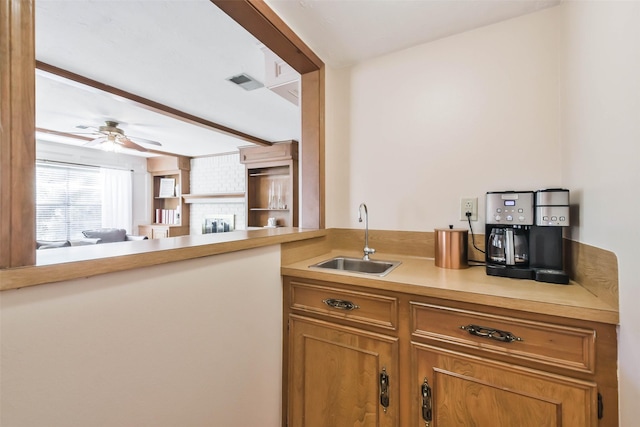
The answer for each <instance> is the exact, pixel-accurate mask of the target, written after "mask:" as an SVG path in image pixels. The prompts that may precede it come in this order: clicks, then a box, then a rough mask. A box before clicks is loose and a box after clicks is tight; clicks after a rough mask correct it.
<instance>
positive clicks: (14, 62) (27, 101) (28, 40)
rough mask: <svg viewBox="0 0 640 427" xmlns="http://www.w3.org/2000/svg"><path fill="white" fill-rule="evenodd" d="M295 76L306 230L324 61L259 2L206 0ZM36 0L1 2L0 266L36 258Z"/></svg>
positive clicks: (318, 215) (318, 187) (318, 190)
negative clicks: (299, 81)
mask: <svg viewBox="0 0 640 427" xmlns="http://www.w3.org/2000/svg"><path fill="white" fill-rule="evenodd" d="M212 2H213V3H214V4H215V5H217V6H218V7H219V8H220V9H222V10H223V11H224V12H225V13H227V14H228V15H229V16H231V18H233V19H234V20H236V21H237V22H238V23H239V24H240V25H241V26H242V27H244V28H245V29H246V30H247V31H249V32H250V33H251V34H253V35H254V36H255V37H257V38H258V39H259V40H260V41H261V42H262V43H264V44H265V46H267V47H268V48H269V49H271V50H272V51H273V52H274V53H276V54H277V55H278V56H279V57H281V58H282V59H283V60H285V61H286V62H288V63H289V64H290V65H291V66H292V67H293V68H294V69H296V70H297V71H298V72H299V73H300V74H301V75H302V97H301V98H302V105H301V108H302V141H301V145H302V148H301V153H300V156H301V162H302V165H303V166H302V167H303V168H305V169H307V170H306V171H303V177H302V186H301V189H300V191H301V198H302V200H303V222H302V224H301V226H302V227H305V228H324V158H323V153H324V128H323V125H324V117H323V114H324V113H323V111H324V64H323V63H322V61H321V60H320V59H319V58H318V57H317V56H316V55H315V54H314V53H313V52H312V51H311V49H309V48H308V47H307V46H306V45H305V44H304V43H303V42H302V40H301V39H300V38H299V37H298V36H297V35H296V34H295V33H294V32H293V31H292V30H291V29H290V28H289V27H288V26H287V25H286V24H285V23H284V22H283V21H282V20H281V19H280V18H279V17H278V16H277V15H276V14H275V13H274V12H273V11H272V10H271V9H270V8H269V7H268V6H267V4H266V3H265V2H264V1H263V0H212ZM35 67H36V60H35V0H0V194H1V195H2V197H0V212H2V220H1V221H0V269H4V268H14V267H23V266H30V265H34V264H35V72H34V70H35Z"/></svg>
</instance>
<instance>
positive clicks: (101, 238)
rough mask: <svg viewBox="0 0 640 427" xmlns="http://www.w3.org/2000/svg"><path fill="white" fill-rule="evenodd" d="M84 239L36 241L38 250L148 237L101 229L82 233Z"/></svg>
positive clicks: (118, 230)
mask: <svg viewBox="0 0 640 427" xmlns="http://www.w3.org/2000/svg"><path fill="white" fill-rule="evenodd" d="M82 235H83V236H84V238H82V239H74V240H56V241H50V240H36V249H52V248H63V247H68V246H85V245H97V244H99V243H113V242H126V241H131V240H146V239H147V236H135V235H132V234H127V231H126V230H125V229H124V228H99V229H96V230H85V231H83V232H82Z"/></svg>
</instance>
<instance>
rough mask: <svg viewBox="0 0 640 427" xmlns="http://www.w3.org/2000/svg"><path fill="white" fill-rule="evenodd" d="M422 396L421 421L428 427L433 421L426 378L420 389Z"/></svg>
mask: <svg viewBox="0 0 640 427" xmlns="http://www.w3.org/2000/svg"><path fill="white" fill-rule="evenodd" d="M420 392H421V394H422V419H423V420H424V426H425V427H429V425H430V424H431V421H432V420H433V407H432V401H431V387H430V386H429V382H428V381H427V377H425V378H424V382H423V383H422V386H421V387H420Z"/></svg>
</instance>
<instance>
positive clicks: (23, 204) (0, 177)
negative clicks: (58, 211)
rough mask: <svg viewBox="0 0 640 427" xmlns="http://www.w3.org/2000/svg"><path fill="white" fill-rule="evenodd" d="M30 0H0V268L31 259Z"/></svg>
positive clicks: (32, 106) (32, 60)
mask: <svg viewBox="0 0 640 427" xmlns="http://www.w3.org/2000/svg"><path fill="white" fill-rule="evenodd" d="M34 15H35V9H34V3H33V0H0V194H2V197H0V212H2V221H0V268H9V267H21V266H25V265H32V264H34V263H35V247H34V242H35V227H34V224H35V206H34V200H35V139H34V138H35V132H34V129H35V75H34V73H33V69H34V65H35V36H34V19H35V18H34Z"/></svg>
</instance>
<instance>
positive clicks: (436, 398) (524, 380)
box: [411, 343, 598, 427]
mask: <svg viewBox="0 0 640 427" xmlns="http://www.w3.org/2000/svg"><path fill="white" fill-rule="evenodd" d="M411 349H412V360H413V363H412V368H413V371H414V374H413V387H412V389H413V390H416V398H414V399H413V400H412V402H413V410H412V414H413V420H412V423H411V425H412V426H424V425H425V421H427V420H428V421H430V425H431V426H434V427H435V426H459V427H466V426H479V427H483V426H486V427H514V426H549V427H552V426H564V427H587V426H597V425H598V420H597V412H596V411H595V408H597V396H598V393H597V386H596V384H595V383H593V382H589V381H581V380H578V379H574V378H570V377H566V376H560V375H554V374H550V373H545V372H543V371H537V370H533V369H528V368H526V367H522V366H518V365H514V364H510V363H504V362H498V361H495V360H491V359H487V358H483V357H477V356H472V355H469V354H464V353H458V352H455V351H451V350H447V349H443V348H439V347H434V346H429V345H425V344H420V343H412V344H411ZM422 390H424V393H423V392H422ZM423 407H425V408H426V409H430V410H431V417H429V415H426V416H425V414H423ZM425 418H426V419H425Z"/></svg>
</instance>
